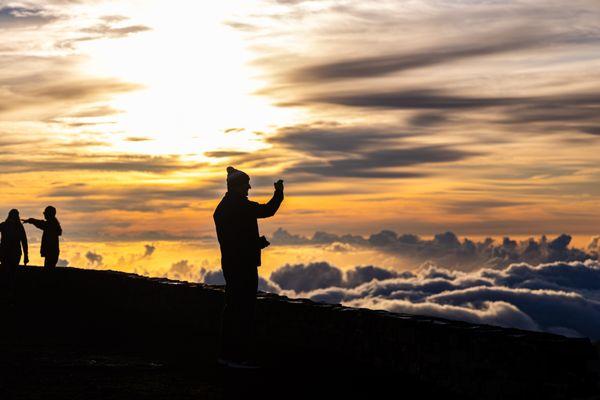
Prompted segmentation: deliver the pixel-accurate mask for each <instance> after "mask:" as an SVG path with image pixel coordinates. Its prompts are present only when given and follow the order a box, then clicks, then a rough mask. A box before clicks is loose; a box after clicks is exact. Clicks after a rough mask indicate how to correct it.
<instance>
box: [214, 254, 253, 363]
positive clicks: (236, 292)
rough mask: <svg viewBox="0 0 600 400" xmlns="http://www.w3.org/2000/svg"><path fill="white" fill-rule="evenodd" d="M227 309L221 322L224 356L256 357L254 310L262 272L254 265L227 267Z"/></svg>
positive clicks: (232, 358)
mask: <svg viewBox="0 0 600 400" xmlns="http://www.w3.org/2000/svg"><path fill="white" fill-rule="evenodd" d="M222 268H223V276H224V277H225V284H226V286H225V307H223V316H222V322H221V352H220V353H221V354H220V356H221V357H222V358H227V359H230V360H238V361H241V360H250V359H252V358H253V357H254V354H253V352H254V307H255V304H256V291H257V289H258V270H257V268H256V266H254V265H223V266H222Z"/></svg>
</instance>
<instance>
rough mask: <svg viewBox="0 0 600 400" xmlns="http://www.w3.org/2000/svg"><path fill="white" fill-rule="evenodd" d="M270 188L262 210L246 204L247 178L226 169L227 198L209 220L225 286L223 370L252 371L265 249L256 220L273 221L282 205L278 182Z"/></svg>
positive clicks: (255, 204) (238, 172) (257, 204)
mask: <svg viewBox="0 0 600 400" xmlns="http://www.w3.org/2000/svg"><path fill="white" fill-rule="evenodd" d="M274 186H275V193H274V194H273V197H272V198H271V200H269V201H268V202H267V203H266V204H259V203H256V202H254V201H250V200H248V190H249V189H250V188H251V186H250V177H249V176H248V175H247V174H246V173H244V172H242V171H239V170H237V169H235V168H233V167H227V193H226V194H225V196H224V197H223V199H222V200H221V202H220V203H219V205H218V206H217V208H216V210H215V212H214V215H213V218H214V220H215V226H216V229H217V238H218V239H219V245H220V248H221V268H222V270H223V276H224V277H225V284H226V286H225V307H224V308H223V317H222V325H221V351H220V357H219V362H221V363H222V364H225V365H229V366H233V367H250V366H252V365H253V362H252V360H253V358H254V355H253V354H252V348H253V343H254V307H255V303H256V291H257V289H258V271H257V267H258V266H259V265H260V264H261V257H260V254H261V250H262V249H264V248H265V247H267V246H268V245H269V242H268V241H267V239H266V238H265V237H264V236H260V235H259V233H258V221H257V219H258V218H268V217H272V216H273V215H275V213H276V212H277V210H278V209H279V206H280V204H281V202H282V201H283V181H282V180H279V181H277V182H275V184H274Z"/></svg>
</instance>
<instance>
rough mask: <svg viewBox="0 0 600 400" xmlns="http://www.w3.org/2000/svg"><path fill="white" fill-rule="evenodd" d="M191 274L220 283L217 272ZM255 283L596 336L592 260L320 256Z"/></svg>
mask: <svg viewBox="0 0 600 400" xmlns="http://www.w3.org/2000/svg"><path fill="white" fill-rule="evenodd" d="M197 280H198V281H200V282H205V283H209V284H223V283H224V280H223V277H222V274H221V272H220V271H206V270H201V271H200V274H199V276H198V277H197ZM259 289H260V290H263V291H269V292H274V293H279V294H281V295H286V296H289V297H302V298H309V299H311V300H314V301H321V302H326V303H335V304H337V303H341V304H343V305H346V306H350V307H362V308H370V309H383V310H388V311H392V312H399V313H408V314H419V315H428V316H435V317H442V318H448V319H456V320H462V321H467V322H472V323H478V324H490V325H497V326H502V327H511V328H519V329H528V330H536V331H545V332H552V333H557V334H561V335H566V336H572V337H585V336H587V337H590V338H592V339H595V340H598V339H600V262H598V261H596V260H586V261H572V262H564V261H559V262H552V263H546V264H540V265H538V266H533V265H530V264H527V263H518V264H512V265H509V266H508V267H504V268H502V269H492V268H482V269H479V270H477V271H471V272H462V271H456V270H449V269H445V268H439V267H435V266H432V265H427V266H424V267H422V268H420V269H418V270H416V271H414V272H395V271H390V270H387V269H384V268H379V267H373V266H367V267H355V268H354V269H351V270H348V271H342V270H341V269H339V268H337V267H335V266H332V265H330V264H328V263H326V262H320V263H312V264H307V265H305V264H298V265H285V266H283V267H281V268H279V269H278V270H276V271H274V272H273V273H272V274H271V276H270V279H264V278H261V280H260V285H259Z"/></svg>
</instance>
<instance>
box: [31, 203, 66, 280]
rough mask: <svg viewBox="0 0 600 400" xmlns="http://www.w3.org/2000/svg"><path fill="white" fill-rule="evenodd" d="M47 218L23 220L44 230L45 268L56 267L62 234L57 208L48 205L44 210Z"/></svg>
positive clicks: (41, 250) (43, 251) (41, 253)
mask: <svg viewBox="0 0 600 400" xmlns="http://www.w3.org/2000/svg"><path fill="white" fill-rule="evenodd" d="M44 218H45V220H41V219H35V218H28V219H26V220H23V222H25V223H26V224H32V225H33V226H35V227H36V228H38V229H41V230H42V231H44V233H43V234H42V246H41V248H40V255H41V256H42V257H44V268H48V269H53V268H56V264H57V263H58V256H59V255H60V246H59V239H58V237H59V236H60V235H62V228H61V227H60V222H58V219H56V208H54V207H52V206H48V207H46V209H45V210H44Z"/></svg>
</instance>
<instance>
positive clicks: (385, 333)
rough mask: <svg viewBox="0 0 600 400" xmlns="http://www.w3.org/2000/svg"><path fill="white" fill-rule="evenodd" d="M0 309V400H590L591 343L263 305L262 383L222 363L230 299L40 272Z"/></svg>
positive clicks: (25, 276) (22, 279)
mask: <svg viewBox="0 0 600 400" xmlns="http://www.w3.org/2000/svg"><path fill="white" fill-rule="evenodd" d="M18 278H19V281H18V285H19V295H18V298H17V299H16V302H15V304H14V305H12V306H6V305H3V306H2V307H1V308H0V315H1V316H2V324H1V325H0V399H2V400H5V399H6V400H9V399H133V398H145V399H228V398H232V399H243V398H254V397H259V398H262V399H307V398H308V399H314V398H340V399H359V398H360V399H364V398H387V397H392V398H433V397H435V398H460V399H504V398H529V399H536V398H539V399H552V398H556V399H562V398H565V399H566V398H573V399H577V398H580V399H592V398H600V397H596V393H597V387H596V383H597V375H596V373H597V369H596V368H597V355H596V352H595V349H594V348H593V347H592V346H591V344H590V343H589V341H587V340H573V339H567V338H564V337H562V336H557V335H548V334H540V333H533V332H526V331H519V330H512V329H500V328H496V327H490V326H480V325H471V324H466V323H460V322H455V321H448V320H442V319H432V318H427V317H418V316H408V315H399V314H391V313H385V312H377V311H370V310H356V309H348V308H344V307H340V306H331V305H321V304H315V303H312V302H308V301H302V300H290V299H286V298H282V297H279V296H274V295H267V294H263V295H261V298H260V300H259V304H258V310H257V318H258V327H257V328H258V331H259V334H260V338H261V340H259V342H258V357H259V359H260V361H261V364H262V365H263V366H264V368H262V369H261V370H258V371H231V370H226V369H223V368H220V367H218V366H217V364H216V346H217V338H218V321H219V315H220V309H221V307H222V300H223V291H222V288H219V287H208V286H204V285H194V284H187V283H178V282H172V281H167V280H161V279H148V278H143V277H138V276H135V275H128V274H123V273H115V272H101V271H85V270H76V269H59V270H57V271H55V272H54V273H51V274H48V273H45V271H42V270H40V269H37V268H29V269H27V270H22V271H20V273H19V277H18Z"/></svg>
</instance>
